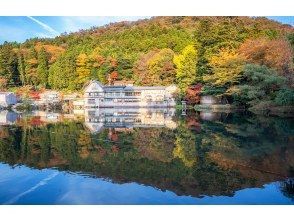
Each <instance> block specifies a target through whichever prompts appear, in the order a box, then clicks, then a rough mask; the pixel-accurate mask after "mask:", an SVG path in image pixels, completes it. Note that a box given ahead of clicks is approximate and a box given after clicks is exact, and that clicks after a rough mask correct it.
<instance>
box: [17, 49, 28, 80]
mask: <svg viewBox="0 0 294 220" xmlns="http://www.w3.org/2000/svg"><path fill="white" fill-rule="evenodd" d="M18 71H19V74H20V81H21V84H22V85H26V83H27V79H26V72H25V60H24V57H23V54H22V53H21V52H20V53H19V55H18Z"/></svg>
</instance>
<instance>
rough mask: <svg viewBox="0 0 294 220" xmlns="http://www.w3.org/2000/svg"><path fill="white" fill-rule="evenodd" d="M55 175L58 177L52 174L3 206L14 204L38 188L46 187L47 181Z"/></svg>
mask: <svg viewBox="0 0 294 220" xmlns="http://www.w3.org/2000/svg"><path fill="white" fill-rule="evenodd" d="M57 175H58V172H54V173H52V174H51V175H50V176H48V177H47V178H45V179H43V180H41V181H40V182H39V183H37V184H36V185H35V186H33V187H32V188H30V189H28V190H27V191H25V192H23V193H21V194H19V195H17V196H15V197H14V198H12V199H10V200H9V201H7V202H5V203H4V204H6V205H9V204H13V203H15V202H16V201H18V200H19V199H20V198H21V197H23V196H25V195H26V194H29V193H31V192H33V191H35V190H36V189H37V188H39V187H40V186H43V185H46V184H47V182H48V181H49V180H51V179H53V178H54V177H55V176H57Z"/></svg>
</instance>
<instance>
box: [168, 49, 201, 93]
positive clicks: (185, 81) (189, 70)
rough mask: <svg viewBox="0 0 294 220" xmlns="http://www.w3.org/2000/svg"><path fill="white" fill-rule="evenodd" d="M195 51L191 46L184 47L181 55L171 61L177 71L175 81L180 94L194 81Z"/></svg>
mask: <svg viewBox="0 0 294 220" xmlns="http://www.w3.org/2000/svg"><path fill="white" fill-rule="evenodd" d="M197 58H198V57H197V51H196V49H195V47H194V46H193V45H188V46H187V47H185V48H184V49H183V51H182V53H181V54H179V55H176V56H175V57H174V59H173V61H174V63H175V65H176V67H177V70H176V80H177V83H178V86H179V88H180V89H181V91H182V92H184V91H186V89H187V88H188V86H189V85H191V84H193V83H194V82H195V79H196V75H197V73H196V63H197Z"/></svg>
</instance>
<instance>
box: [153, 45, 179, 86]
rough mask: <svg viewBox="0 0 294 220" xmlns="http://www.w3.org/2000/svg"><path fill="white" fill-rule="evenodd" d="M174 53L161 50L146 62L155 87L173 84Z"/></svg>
mask: <svg viewBox="0 0 294 220" xmlns="http://www.w3.org/2000/svg"><path fill="white" fill-rule="evenodd" d="M174 55H175V54H174V52H173V51H172V50H171V49H167V48H165V49H162V50H160V51H159V52H158V53H156V54H154V56H152V57H151V58H150V60H149V61H148V68H149V71H150V74H151V75H152V78H153V80H154V81H153V82H152V83H153V84H155V85H170V84H173V83H175V78H176V69H175V65H174V63H173V58H174Z"/></svg>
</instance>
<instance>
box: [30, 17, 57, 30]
mask: <svg viewBox="0 0 294 220" xmlns="http://www.w3.org/2000/svg"><path fill="white" fill-rule="evenodd" d="M27 18H29V19H31V20H32V21H34V22H36V23H37V24H39V25H40V26H42V27H43V28H44V29H45V30H46V31H49V32H50V33H51V34H53V35H59V32H58V31H56V30H54V29H53V28H52V27H50V26H49V25H47V24H45V23H43V22H41V21H39V20H37V19H36V18H33V17H31V16H27Z"/></svg>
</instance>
